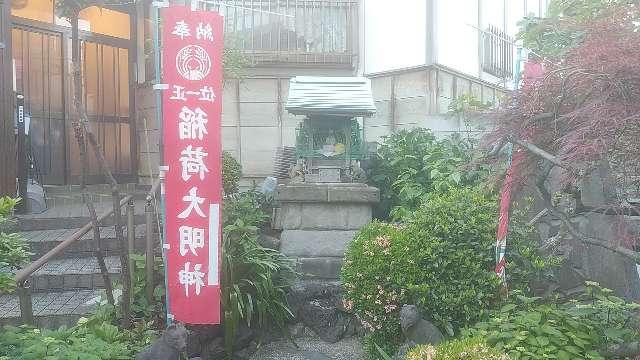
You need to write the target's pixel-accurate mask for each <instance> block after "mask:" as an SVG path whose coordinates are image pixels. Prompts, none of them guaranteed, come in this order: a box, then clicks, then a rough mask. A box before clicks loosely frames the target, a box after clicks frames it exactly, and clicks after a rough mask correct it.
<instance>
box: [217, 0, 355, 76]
mask: <svg viewBox="0 0 640 360" xmlns="http://www.w3.org/2000/svg"><path fill="white" fill-rule="evenodd" d="M224 4H225V5H226V6H223V9H222V11H223V13H224V15H225V29H224V31H225V40H226V41H228V42H229V43H230V45H231V46H233V47H235V48H238V49H240V50H242V51H243V52H244V53H245V54H246V55H247V56H248V57H249V58H250V59H251V60H252V61H253V62H255V63H274V62H288V63H291V62H296V63H327V62H328V63H336V64H352V63H353V58H354V56H355V53H356V52H357V48H358V45H357V29H358V2H357V1H356V0H341V1H340V0H339V1H336V0H334V1H317V0H316V1H309V0H230V1H229V0H227V1H224ZM211 7H214V8H218V9H219V7H220V6H219V5H214V6H211ZM251 9H255V10H261V11H252V10H251Z"/></svg>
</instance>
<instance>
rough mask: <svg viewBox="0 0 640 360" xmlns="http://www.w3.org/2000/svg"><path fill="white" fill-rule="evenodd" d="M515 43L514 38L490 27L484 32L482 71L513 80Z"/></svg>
mask: <svg viewBox="0 0 640 360" xmlns="http://www.w3.org/2000/svg"><path fill="white" fill-rule="evenodd" d="M513 43H514V39H513V37H511V36H509V35H507V33H506V32H504V31H503V30H500V29H498V28H497V27H495V26H492V25H489V27H488V28H487V30H485V31H483V32H482V70H483V71H484V72H486V73H488V74H491V75H493V76H497V77H499V78H502V79H512V78H513V52H514V46H513Z"/></svg>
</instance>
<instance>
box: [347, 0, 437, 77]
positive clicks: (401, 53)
mask: <svg viewBox="0 0 640 360" xmlns="http://www.w3.org/2000/svg"><path fill="white" fill-rule="evenodd" d="M428 1H429V0H402V1H393V2H392V1H388V0H363V1H362V5H361V14H362V15H361V16H360V17H361V19H363V20H362V26H361V30H360V32H361V35H360V37H361V41H360V43H361V44H362V50H361V52H360V53H361V54H363V58H362V62H361V65H360V66H361V73H365V74H370V73H377V72H382V71H387V70H391V69H401V68H408V67H413V66H419V65H424V64H425V63H426V62H427V59H426V51H427V49H426V45H427V37H426V36H427V34H426V25H427V2H428Z"/></svg>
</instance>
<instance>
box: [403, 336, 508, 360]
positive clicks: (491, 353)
mask: <svg viewBox="0 0 640 360" xmlns="http://www.w3.org/2000/svg"><path fill="white" fill-rule="evenodd" d="M460 359H464V360H509V356H507V355H505V354H504V353H501V352H500V351H498V350H496V349H494V348H492V347H490V346H488V345H487V344H486V343H485V342H484V340H482V339H481V338H466V339H457V340H451V341H447V342H445V343H442V344H440V345H438V346H437V347H434V346H433V345H419V346H417V347H416V348H414V349H413V350H411V351H410V352H409V353H408V354H407V359H406V360H460Z"/></svg>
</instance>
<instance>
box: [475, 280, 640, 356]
mask: <svg viewBox="0 0 640 360" xmlns="http://www.w3.org/2000/svg"><path fill="white" fill-rule="evenodd" d="M516 298H517V299H518V301H517V302H515V303H510V304H507V305H504V306H503V307H502V309H501V310H500V312H499V313H498V314H497V315H495V316H493V317H492V318H491V319H490V320H488V321H486V322H481V323H478V324H477V325H476V326H475V327H474V328H472V329H470V330H467V331H466V332H465V333H466V335H467V336H482V337H483V338H486V339H487V342H488V343H489V344H491V345H492V346H494V347H495V348H497V349H500V350H502V351H504V352H506V353H508V354H509V356H510V357H511V358H512V359H514V360H518V359H548V358H553V359H560V360H565V359H566V360H569V359H603V357H602V356H601V355H600V353H599V351H602V350H606V348H607V347H608V346H610V345H613V344H617V343H621V342H623V341H628V340H631V339H634V338H635V339H637V338H638V336H640V334H638V333H637V332H636V331H635V330H633V329H631V328H630V327H629V326H628V322H629V320H630V318H631V316H630V314H631V313H632V311H634V310H636V309H638V308H639V305H637V304H627V303H625V302H624V300H622V299H620V298H617V297H615V296H613V295H612V292H611V291H610V290H607V289H601V288H599V287H598V285H597V284H596V283H588V288H587V291H586V293H584V294H583V295H581V296H579V297H578V298H577V299H574V300H571V301H568V302H565V303H560V304H557V303H555V302H554V301H551V302H549V301H541V300H540V299H539V298H527V297H524V296H517V297H516Z"/></svg>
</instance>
